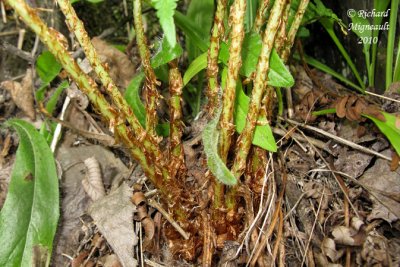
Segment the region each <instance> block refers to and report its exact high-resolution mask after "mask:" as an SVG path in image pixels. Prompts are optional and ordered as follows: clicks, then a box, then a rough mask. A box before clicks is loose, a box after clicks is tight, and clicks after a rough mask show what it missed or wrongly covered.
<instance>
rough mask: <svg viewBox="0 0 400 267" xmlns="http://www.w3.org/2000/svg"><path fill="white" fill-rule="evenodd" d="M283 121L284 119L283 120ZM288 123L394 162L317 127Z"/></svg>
mask: <svg viewBox="0 0 400 267" xmlns="http://www.w3.org/2000/svg"><path fill="white" fill-rule="evenodd" d="M282 119H283V118H282ZM286 121H287V122H289V123H291V124H294V125H296V126H300V127H302V128H305V129H307V130H311V131H314V132H317V133H319V134H322V135H325V136H326V137H329V138H332V139H334V140H335V141H336V142H338V143H341V144H343V145H346V146H349V147H351V148H354V149H356V150H359V151H361V152H364V153H367V154H372V155H375V156H377V157H380V158H382V159H386V160H388V161H391V160H392V159H391V158H390V157H388V156H385V155H383V154H381V153H379V152H376V151H374V150H372V149H369V148H366V147H363V146H360V145H358V144H356V143H354V142H351V141H348V140H346V139H344V138H341V137H339V136H336V135H333V134H331V133H328V132H326V131H324V130H321V129H318V128H316V127H313V126H309V125H305V124H303V123H299V122H297V121H294V120H291V119H286Z"/></svg>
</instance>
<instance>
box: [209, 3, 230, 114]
mask: <svg viewBox="0 0 400 267" xmlns="http://www.w3.org/2000/svg"><path fill="white" fill-rule="evenodd" d="M226 1H227V0H218V2H217V10H216V12H215V17H214V25H213V28H212V30H211V38H210V48H209V49H208V59H207V64H208V66H207V78H208V87H207V92H206V95H207V97H208V103H207V110H208V113H209V114H210V116H211V117H212V116H214V112H215V108H216V107H217V106H219V104H218V103H217V102H218V53H219V47H220V40H221V36H222V35H223V34H224V15H225V11H226Z"/></svg>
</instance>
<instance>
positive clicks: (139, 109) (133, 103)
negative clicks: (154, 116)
mask: <svg viewBox="0 0 400 267" xmlns="http://www.w3.org/2000/svg"><path fill="white" fill-rule="evenodd" d="M144 77H145V75H144V73H143V72H140V73H139V74H137V75H136V76H135V77H134V78H133V79H132V81H131V82H130V83H129V85H128V87H127V88H126V90H125V95H124V97H125V99H126V102H128V104H129V106H130V107H131V108H132V110H133V113H134V114H135V115H136V118H137V119H138V120H139V122H140V124H141V125H142V127H143V128H145V127H146V109H145V107H144V105H143V103H142V101H141V100H140V85H141V84H142V81H143V80H144Z"/></svg>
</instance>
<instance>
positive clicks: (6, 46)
mask: <svg viewBox="0 0 400 267" xmlns="http://www.w3.org/2000/svg"><path fill="white" fill-rule="evenodd" d="M0 49H1V50H3V51H4V52H8V53H9V54H11V55H15V56H17V57H20V58H22V59H24V60H26V61H28V62H33V57H32V56H31V55H30V53H28V52H25V51H23V50H21V49H18V48H17V47H16V46H13V45H12V44H10V43H8V42H6V41H3V40H0Z"/></svg>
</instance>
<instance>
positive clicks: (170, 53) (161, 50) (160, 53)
mask: <svg viewBox="0 0 400 267" xmlns="http://www.w3.org/2000/svg"><path fill="white" fill-rule="evenodd" d="M155 49H156V51H157V52H156V53H155V54H154V56H153V57H152V58H151V66H152V67H153V68H154V69H156V68H158V67H160V66H162V65H164V64H167V63H168V62H170V61H171V60H173V59H175V58H178V57H180V56H181V55H182V47H181V46H180V45H179V44H175V46H174V47H171V45H170V43H169V42H168V41H167V38H163V39H162V40H161V41H159V42H156V43H155Z"/></svg>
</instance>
